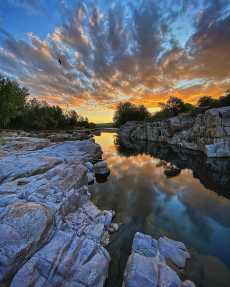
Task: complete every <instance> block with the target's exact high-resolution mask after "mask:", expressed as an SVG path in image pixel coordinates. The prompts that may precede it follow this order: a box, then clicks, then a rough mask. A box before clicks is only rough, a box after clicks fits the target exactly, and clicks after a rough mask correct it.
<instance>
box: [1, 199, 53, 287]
mask: <svg viewBox="0 0 230 287" xmlns="http://www.w3.org/2000/svg"><path fill="white" fill-rule="evenodd" d="M0 221H1V224H0V285H1V284H3V285H4V284H7V282H8V281H9V280H10V279H11V278H12V276H13V274H14V273H15V272H16V271H17V270H18V269H19V268H20V267H21V266H22V265H23V264H24V263H25V262H26V261H27V260H28V259H29V258H30V257H31V256H32V255H33V254H34V253H35V252H36V251H37V250H38V249H39V248H40V247H41V246H43V245H44V244H45V243H46V242H48V240H49V238H50V236H51V234H52V231H53V217H52V214H51V213H50V212H49V210H48V208H46V207H45V206H43V205H41V204H38V203H20V202H18V203H16V204H13V205H9V206H8V207H7V209H6V210H5V211H4V212H3V213H2V214H1V218H0Z"/></svg>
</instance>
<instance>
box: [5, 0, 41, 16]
mask: <svg viewBox="0 0 230 287" xmlns="http://www.w3.org/2000/svg"><path fill="white" fill-rule="evenodd" d="M6 2H8V3H9V4H10V5H12V6H14V7H20V8H23V9H25V10H26V11H27V12H28V13H30V14H36V13H41V12H44V11H45V8H44V5H43V3H42V0H6Z"/></svg>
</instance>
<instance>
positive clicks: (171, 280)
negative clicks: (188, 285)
mask: <svg viewBox="0 0 230 287" xmlns="http://www.w3.org/2000/svg"><path fill="white" fill-rule="evenodd" d="M159 274H160V276H159V283H158V286H159V287H173V286H175V287H180V286H181V280H180V278H179V276H178V275H177V273H176V272H175V271H174V270H172V269H171V268H170V267H169V266H167V265H165V264H161V265H160V266H159Z"/></svg>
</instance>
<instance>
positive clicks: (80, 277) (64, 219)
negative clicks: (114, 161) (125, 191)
mask: <svg viewBox="0 0 230 287" xmlns="http://www.w3.org/2000/svg"><path fill="white" fill-rule="evenodd" d="M26 141H28V142H29V143H30V144H29V145H27V148H26V144H25V148H23V146H22V145H20V146H18V145H17V144H16V143H15V142H14V143H13V141H11V144H10V145H7V144H4V147H5V151H6V152H5V153H3V154H2V156H1V158H0V222H1V224H0V286H14V287H21V286H22V285H23V286H25V287H26V286H44V285H47V286H82V287H83V286H98V287H102V286H104V282H105V280H106V277H107V272H108V267H109V262H110V256H109V254H108V252H107V251H106V249H105V248H104V247H103V244H104V241H103V240H104V237H105V234H106V232H107V233H108V231H107V230H109V228H110V225H111V222H112V217H113V212H112V211H101V210H99V209H98V208H97V207H96V206H95V205H94V204H93V203H92V202H91V201H90V194H89V191H88V187H87V185H88V181H89V174H90V175H91V176H92V177H95V174H94V163H95V162H96V161H97V160H99V159H100V158H101V154H102V151H101V148H100V146H99V145H97V144H95V143H94V141H93V140H83V141H67V142H64V143H59V144H57V143H52V144H51V142H49V141H48V142H47V140H41V139H35V138H27V137H25V138H24V139H23V143H25V142H26ZM20 142H21V143H22V140H21V141H20ZM41 143H42V144H41ZM28 146H29V148H28ZM7 149H8V151H7ZM15 149H16V150H17V152H15V151H16V150H15ZM22 282H23V283H22Z"/></svg>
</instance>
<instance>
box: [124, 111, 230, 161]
mask: <svg viewBox="0 0 230 287" xmlns="http://www.w3.org/2000/svg"><path fill="white" fill-rule="evenodd" d="M119 135H120V136H121V137H128V138H129V139H131V140H133V141H135V140H144V141H152V142H159V143H165V144H171V145H176V146H178V147H184V148H187V149H191V150H196V151H201V152H204V153H205V154H206V155H207V156H208V157H230V107H223V108H217V109H210V110H207V111H206V112H204V113H202V114H198V115H179V116H176V117H172V118H169V119H165V120H162V121H157V122H127V123H126V124H125V125H124V126H122V127H121V128H120V131H119Z"/></svg>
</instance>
